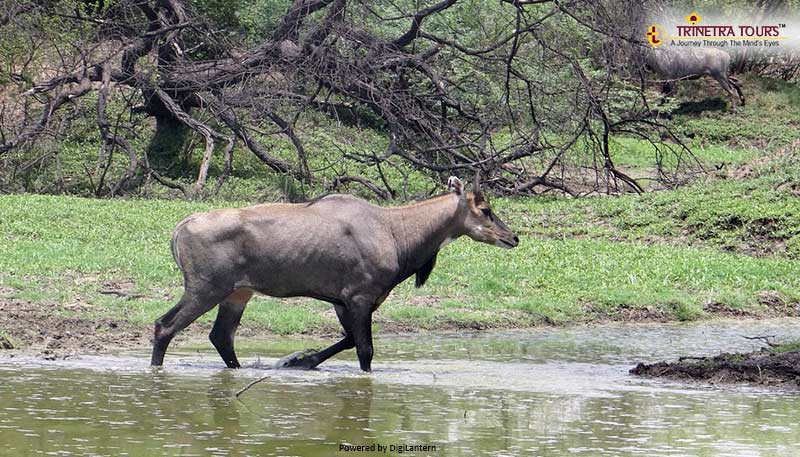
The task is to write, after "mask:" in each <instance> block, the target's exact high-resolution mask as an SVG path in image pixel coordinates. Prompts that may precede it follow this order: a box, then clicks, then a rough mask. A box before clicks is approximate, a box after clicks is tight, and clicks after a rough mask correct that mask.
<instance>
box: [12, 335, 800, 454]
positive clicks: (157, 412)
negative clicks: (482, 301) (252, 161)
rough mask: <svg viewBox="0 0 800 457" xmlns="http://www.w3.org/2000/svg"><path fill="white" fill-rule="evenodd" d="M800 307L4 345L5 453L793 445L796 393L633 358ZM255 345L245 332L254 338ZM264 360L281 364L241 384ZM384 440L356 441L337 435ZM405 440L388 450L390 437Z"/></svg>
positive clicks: (648, 449)
mask: <svg viewBox="0 0 800 457" xmlns="http://www.w3.org/2000/svg"><path fill="white" fill-rule="evenodd" d="M765 334H769V335H777V336H779V337H780V336H794V337H798V336H800V320H773V321H762V322H741V321H736V322H716V323H713V324H709V323H703V324H693V325H637V326H609V327H595V328H578V329H566V330H564V329H560V330H535V331H524V332H523V331H518V332H509V333H491V334H486V333H483V334H474V335H439V336H431V335H425V334H422V335H408V336H398V337H386V336H384V337H380V336H379V337H378V339H377V348H376V351H377V357H376V363H375V364H374V368H375V371H374V372H373V373H372V374H369V375H365V374H361V373H359V371H358V369H357V363H356V361H355V359H354V358H353V357H352V356H348V357H341V358H337V359H334V360H331V361H329V362H328V363H327V364H325V365H323V368H322V369H320V370H317V371H311V372H297V371H272V370H266V369H264V368H263V367H265V366H268V365H270V364H271V363H273V362H274V361H275V359H276V358H277V357H279V356H281V355H285V354H286V353H287V351H289V350H294V349H300V348H303V347H305V346H309V345H311V346H313V345H314V343H318V342H314V341H308V340H304V341H298V340H293V341H288V342H287V341H286V340H282V341H261V342H253V341H247V342H244V341H243V342H242V343H243V344H242V347H241V348H240V352H241V353H242V355H243V356H244V363H245V365H247V367H246V368H244V369H242V370H238V371H233V370H225V369H221V368H220V366H221V362H220V361H219V360H218V359H217V356H216V354H214V353H212V352H210V351H209V350H208V346H205V345H203V346H198V347H197V348H184V349H182V350H180V351H173V352H171V353H170V354H168V357H167V360H166V363H167V366H166V367H165V368H164V369H162V370H152V369H150V368H149V367H148V366H147V363H148V358H147V354H143V353H134V354H120V355H115V356H103V357H85V358H80V359H73V360H64V361H55V362H47V361H41V360H37V359H33V358H28V357H25V356H22V355H17V356H15V357H13V358H8V356H5V357H3V358H0V444H1V446H0V455H13V456H21V455H135V456H148V455H152V456H161V455H183V456H189V455H280V456H288V455H298V456H324V455H348V456H357V455H399V453H398V450H397V447H396V446H398V445H400V446H414V445H428V446H435V447H436V450H435V451H428V452H424V451H422V452H405V453H404V454H405V455H436V456H460V455H464V456H467V455H491V456H502V455H538V456H564V455H587V456H600V455H602V456H606V455H609V456H635V455H646V456H678V455H679V456H797V455H800V438H798V436H800V395H797V394H792V393H787V392H776V391H767V390H761V389H756V388H752V387H730V386H729V387H707V386H687V385H683V384H679V383H666V382H658V381H652V380H643V379H638V378H634V377H631V376H629V375H628V374H627V370H628V369H629V368H630V367H631V366H632V365H633V364H634V363H635V362H638V361H650V362H652V361H655V360H661V359H670V358H676V357H677V356H679V355H698V356H699V355H708V354H712V353H716V352H718V351H720V350H721V349H726V350H749V349H754V348H756V347H758V344H757V343H754V342H752V341H748V340H746V339H744V338H742V336H743V335H748V336H753V335H765ZM244 343H246V344H244ZM264 375H269V376H270V377H269V378H268V379H266V380H265V381H263V382H261V383H259V384H256V385H255V386H253V387H252V388H251V389H250V390H248V391H247V392H245V393H244V394H243V395H242V396H241V398H240V399H239V400H237V399H236V398H235V393H236V392H237V391H238V390H240V389H241V388H243V387H244V386H245V385H247V384H248V383H249V382H251V381H253V380H256V379H258V378H260V377H262V376H264ZM344 444H352V445H358V444H361V445H366V446H375V449H377V448H378V446H379V445H380V446H381V447H386V448H387V451H386V453H385V454H383V453H382V452H378V451H375V452H344V451H340V450H339V449H340V445H344ZM393 445H394V446H395V447H394V448H392V446H393Z"/></svg>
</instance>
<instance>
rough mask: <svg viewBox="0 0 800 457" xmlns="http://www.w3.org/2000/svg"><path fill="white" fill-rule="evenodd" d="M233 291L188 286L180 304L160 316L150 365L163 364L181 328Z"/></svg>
mask: <svg viewBox="0 0 800 457" xmlns="http://www.w3.org/2000/svg"><path fill="white" fill-rule="evenodd" d="M231 292H232V291H225V292H224V293H219V292H217V293H214V292H213V289H212V288H210V287H196V288H194V287H192V288H190V287H187V288H186V290H185V291H184V293H183V297H181V299H180V301H178V304H176V305H175V306H173V307H172V309H170V310H169V311H167V312H166V313H165V314H164V315H163V316H161V317H160V318H158V320H157V321H156V325H155V331H154V332H153V356H152V358H151V359H150V365H153V366H161V365H162V364H163V363H164V353H166V352H167V346H169V343H170V342H171V341H172V339H173V338H174V337H175V335H177V334H178V332H180V331H181V330H183V329H185V328H186V327H187V326H188V325H189V324H191V323H192V322H194V321H195V320H197V318H198V317H200V316H202V315H203V314H205V313H207V312H208V311H210V310H211V309H213V308H214V306H216V305H217V303H219V302H221V301H222V300H223V299H224V298H225V297H227V296H228V295H229V294H230V293H231Z"/></svg>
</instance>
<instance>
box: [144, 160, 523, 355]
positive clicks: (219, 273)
mask: <svg viewBox="0 0 800 457" xmlns="http://www.w3.org/2000/svg"><path fill="white" fill-rule="evenodd" d="M447 184H448V188H449V192H448V193H446V194H444V195H440V196H437V197H433V198H430V199H428V200H424V201H422V202H419V203H415V204H412V205H408V206H401V207H395V208H382V207H379V206H375V205H372V204H370V203H368V202H366V201H364V200H361V199H358V198H355V197H351V196H348V195H336V194H334V195H327V196H323V197H319V198H317V199H315V200H312V201H311V202H308V203H299V204H283V203H275V204H263V205H256V206H251V207H247V208H241V209H221V210H215V211H210V212H206V213H198V214H194V215H191V216H189V217H187V218H186V219H184V220H183V221H181V222H180V223H179V224H178V225H177V227H176V228H175V231H174V232H173V235H172V253H173V256H174V257H175V261H176V262H177V264H178V267H179V268H180V270H181V272H182V273H183V277H184V294H183V297H181V299H180V301H179V302H178V304H177V305H175V306H174V307H173V308H172V309H170V310H169V311H167V313H166V314H164V315H163V316H161V317H160V318H159V319H158V320H157V321H156V323H155V335H154V343H153V355H152V360H151V364H152V365H162V364H163V362H164V354H165V352H166V350H167V346H168V345H169V343H170V341H172V339H173V337H174V336H175V335H176V334H177V333H178V332H180V331H181V330H183V329H184V328H186V326H188V325H189V324H191V323H192V322H194V320H195V319H197V318H198V317H200V316H201V315H203V314H205V313H206V312H208V311H210V310H211V309H213V308H214V307H215V306H217V305H219V311H218V313H217V318H216V321H215V322H214V326H213V328H212V330H211V334H210V335H209V338H210V339H211V343H212V344H213V345H214V347H215V348H216V349H217V351H218V352H219V355H220V356H221V357H222V360H223V361H224V362H225V364H226V365H227V366H228V367H230V368H238V367H239V366H240V365H239V361H238V360H237V358H236V353H235V351H234V344H233V340H234V335H235V333H236V329H237V327H238V326H239V321H240V319H241V317H242V313H243V312H244V309H245V306H246V305H247V302H248V301H249V300H250V298H251V297H252V296H253V293H254V292H260V293H262V294H265V295H270V296H273V297H311V298H316V299H319V300H324V301H327V302H330V303H332V304H333V307H334V309H335V310H336V315H337V317H338V318H339V322H340V323H341V324H342V327H343V328H344V338H343V339H342V340H341V341H339V342H337V343H335V344H333V345H332V346H330V347H328V348H326V349H322V350H320V351H311V350H306V351H299V352H296V353H294V354H291V355H290V356H287V357H285V358H283V359H281V360H280V361H279V362H278V366H279V367H296V368H306V369H310V368H313V367H316V366H317V365H319V364H320V363H322V362H324V361H325V360H327V359H328V358H330V357H331V356H333V355H335V354H338V353H339V352H341V351H343V350H345V349H351V348H353V347H355V348H356V353H357V355H358V361H359V364H360V366H361V369H362V370H364V371H370V366H371V363H372V353H373V349H372V313H373V312H374V311H375V310H376V309H378V307H379V306H380V305H381V303H382V302H383V301H384V300H385V299H386V297H387V296H388V295H389V292H391V291H392V289H394V288H395V286H397V285H398V284H400V283H401V282H403V281H404V280H406V279H407V278H409V277H410V276H411V275H416V282H415V285H416V286H417V287H420V286H422V285H423V284H424V283H425V281H426V280H427V279H428V276H429V275H430V274H431V271H432V270H433V267H434V265H435V263H436V256H437V254H438V253H439V250H440V249H441V248H443V247H444V246H445V245H446V244H447V243H449V242H450V241H452V240H454V239H456V238H458V237H460V236H462V235H466V236H468V237H469V238H472V239H473V240H475V241H480V242H483V243H487V244H492V245H495V246H499V247H503V248H513V247H516V246H517V244H518V243H519V239H518V238H517V236H516V235H515V234H514V233H513V232H512V231H511V230H509V228H508V227H506V225H505V224H504V223H503V222H502V221H501V220H500V219H499V218H498V217H497V216H496V215H495V214H494V212H493V211H492V209H491V207H490V206H489V203H488V202H487V201H486V199H485V198H484V195H483V193H482V192H481V189H480V178H479V175H476V176H475V183H474V187H473V191H472V192H468V191H467V190H466V189H465V186H464V185H463V183H462V182H461V180H460V179H458V178H457V177H455V176H451V177H450V178H449V179H448V181H447Z"/></svg>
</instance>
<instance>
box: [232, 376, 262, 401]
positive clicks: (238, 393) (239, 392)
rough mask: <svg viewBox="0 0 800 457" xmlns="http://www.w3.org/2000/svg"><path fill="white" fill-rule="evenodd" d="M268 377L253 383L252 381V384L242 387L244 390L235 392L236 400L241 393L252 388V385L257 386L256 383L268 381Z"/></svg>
mask: <svg viewBox="0 0 800 457" xmlns="http://www.w3.org/2000/svg"><path fill="white" fill-rule="evenodd" d="M269 377H270V376H269V375H266V376H264V377H263V378H259V379H256V380H255V381H253V382H251V383H250V384H248V385H246V386H245V387H244V389H242V390H240V391H238V392H236V398H239V395H241V394H243V393H245V392H247V389H249V388H251V387H253V386H254V385H256V384H258V383H259V382H261V381H264V380H266V379H268V378H269Z"/></svg>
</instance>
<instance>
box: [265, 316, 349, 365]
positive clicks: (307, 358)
mask: <svg viewBox="0 0 800 457" xmlns="http://www.w3.org/2000/svg"><path fill="white" fill-rule="evenodd" d="M334 309H335V310H336V316H337V317H338V318H339V323H341V324H342V328H343V329H344V332H345V333H344V335H345V336H344V338H342V339H341V340H340V341H337V342H336V343H334V344H333V345H331V346H329V347H327V348H325V349H323V350H321V351H314V350H312V349H306V350H304V351H297V352H294V353H292V354H289V355H287V356H286V357H284V358H282V359H280V360H278V362H277V363H276V364H275V367H276V368H300V369H305V370H310V369H312V368H315V367H316V366H317V365H319V364H320V363H322V362H324V361H326V360H328V359H329V358H331V357H333V356H335V355H336V354H338V353H340V352H342V351H344V350H347V349H352V348H353V347H354V346H355V342H354V340H353V318H352V316H351V315H350V311H349V310H348V309H347V308H346V307H345V306H344V305H334Z"/></svg>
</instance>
